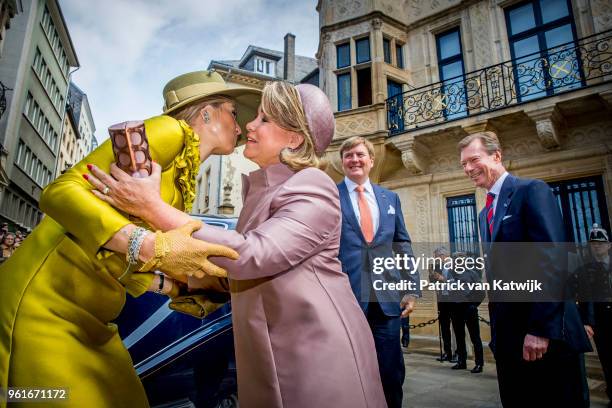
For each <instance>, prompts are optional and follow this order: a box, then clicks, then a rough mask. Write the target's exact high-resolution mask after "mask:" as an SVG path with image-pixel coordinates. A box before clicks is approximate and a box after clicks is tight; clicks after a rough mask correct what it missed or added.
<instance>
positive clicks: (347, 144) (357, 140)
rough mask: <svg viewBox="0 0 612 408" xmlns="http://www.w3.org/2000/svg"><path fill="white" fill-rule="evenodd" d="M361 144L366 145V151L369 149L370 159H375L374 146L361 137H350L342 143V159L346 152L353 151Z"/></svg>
mask: <svg viewBox="0 0 612 408" xmlns="http://www.w3.org/2000/svg"><path fill="white" fill-rule="evenodd" d="M360 144H362V145H364V146H365V147H366V149H368V153H369V155H370V158H372V159H374V145H373V144H372V142H370V141H369V140H368V139H366V138H364V137H361V136H353V137H349V138H348V139H346V140H345V141H344V142H342V144H341V145H340V158H342V155H344V152H345V151H347V150H351V149H352V148H353V147H355V146H358V145H360Z"/></svg>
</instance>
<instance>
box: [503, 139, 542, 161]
mask: <svg viewBox="0 0 612 408" xmlns="http://www.w3.org/2000/svg"><path fill="white" fill-rule="evenodd" d="M502 152H503V158H504V160H506V159H520V158H524V157H528V156H534V155H537V154H541V153H543V152H544V149H543V148H542V145H541V144H540V143H538V141H536V140H527V139H520V140H516V141H514V140H513V141H511V142H507V143H502Z"/></svg>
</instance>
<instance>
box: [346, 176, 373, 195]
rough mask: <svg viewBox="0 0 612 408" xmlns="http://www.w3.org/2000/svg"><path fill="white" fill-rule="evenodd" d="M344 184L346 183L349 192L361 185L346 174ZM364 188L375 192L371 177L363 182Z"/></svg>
mask: <svg viewBox="0 0 612 408" xmlns="http://www.w3.org/2000/svg"><path fill="white" fill-rule="evenodd" d="M344 184H346V188H347V189H348V191H349V193H352V192H353V191H355V189H356V188H357V186H358V185H359V184H357V183H355V182H354V181H353V180H351V179H350V178H348V177H346V176H345V177H344ZM363 189H364V190H365V191H367V192H369V193H372V194H374V187H372V183H371V182H370V179H369V178H368V179H367V180H366V182H365V183H363Z"/></svg>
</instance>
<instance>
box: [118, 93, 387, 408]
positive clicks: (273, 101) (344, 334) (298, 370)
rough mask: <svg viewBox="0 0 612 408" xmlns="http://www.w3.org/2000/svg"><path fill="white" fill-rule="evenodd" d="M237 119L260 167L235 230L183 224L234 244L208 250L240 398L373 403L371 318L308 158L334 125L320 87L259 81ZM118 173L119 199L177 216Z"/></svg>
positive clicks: (143, 213)
mask: <svg viewBox="0 0 612 408" xmlns="http://www.w3.org/2000/svg"><path fill="white" fill-rule="evenodd" d="M246 130H247V135H246V136H247V144H246V147H245V151H244V155H245V156H246V157H247V158H248V159H250V160H252V161H253V162H255V163H257V164H258V165H259V166H260V167H261V168H260V169H259V170H257V171H255V172H252V173H251V174H250V175H249V176H248V177H244V180H243V182H244V185H243V198H244V207H243V209H242V212H241V214H240V218H239V220H238V225H237V227H236V231H225V230H220V229H218V228H215V227H212V226H208V225H204V226H203V227H202V228H201V229H200V230H199V231H196V232H195V233H194V237H197V238H200V239H203V240H206V241H210V242H216V243H220V244H223V245H227V246H229V247H231V248H233V249H235V250H236V251H238V253H239V254H240V258H239V259H238V260H237V261H226V260H223V259H221V258H217V259H213V261H216V263H217V264H218V265H219V266H221V267H223V268H225V269H226V270H227V272H228V276H229V282H230V290H231V298H232V313H233V326H234V341H235V350H236V364H237V373H238V399H239V401H240V405H241V406H242V407H247V408H248V407H257V408H259V407H266V408H271V407H289V408H299V407H351V408H357V407H385V406H386V403H385V397H384V394H383V389H382V385H381V381H380V376H379V371H378V363H377V360H376V351H375V348H374V341H373V338H372V334H371V330H370V328H369V326H368V323H367V321H366V319H365V317H364V315H363V312H362V311H361V308H360V307H359V305H358V303H357V300H356V299H355V296H354V295H353V292H352V291H351V288H350V285H349V281H348V278H347V275H346V274H345V273H343V272H342V270H341V267H340V261H339V260H338V258H337V256H338V247H339V242H340V226H341V224H342V223H341V213H340V201H339V197H338V190H337V188H336V185H335V184H334V182H333V181H332V179H331V178H330V177H329V176H328V175H327V174H325V173H324V172H323V171H321V170H320V169H319V168H318V167H319V166H320V165H321V162H320V156H321V155H322V153H323V152H324V150H325V149H326V148H327V146H328V145H329V143H330V141H331V139H332V137H333V133H334V116H333V113H332V109H331V107H330V105H329V101H328V99H327V97H326V96H325V94H324V93H323V92H322V91H321V90H319V89H318V88H317V87H314V86H312V85H298V86H293V85H290V84H288V83H285V82H274V83H270V84H268V85H267V86H266V87H265V88H264V91H263V97H262V102H261V106H260V109H259V111H258V115H257V117H256V118H255V119H254V120H253V121H252V122H250V123H249V124H248V125H247V126H246ZM126 182H129V183H134V186H133V187H131V188H130V189H129V190H130V191H131V196H130V197H129V201H130V202H131V203H132V206H130V207H129V208H122V209H124V210H126V211H129V212H137V213H135V214H134V215H136V216H139V217H141V218H143V219H145V220H146V221H147V222H149V219H150V218H151V222H150V224H151V225H156V226H158V227H159V228H160V229H167V228H170V227H175V226H177V225H182V224H185V223H187V222H189V219H188V217H187V216H186V215H185V214H183V213H180V212H178V211H175V210H174V209H172V208H169V207H167V206H166V205H165V204H164V203H163V202H161V200H159V198H157V197H151V193H150V191H149V192H148V193H145V192H144V191H143V193H142V200H137V199H136V198H135V196H136V197H137V196H139V195H141V194H140V193H139V190H146V189H143V188H138V186H143V185H144V184H143V181H142V179H133V180H129V181H126ZM148 182H149V183H154V182H155V180H149V181H148ZM144 183H145V184H146V183H147V181H145V182H144ZM113 190H126V189H113ZM110 200H113V201H115V203H116V204H117V205H118V206H119V207H121V204H120V202H121V200H122V198H121V197H111V198H110ZM135 201H140V202H139V203H138V204H134V203H135ZM202 284H203V283H202V282H201V281H198V280H197V279H192V280H191V281H190V287H193V288H197V287H198V286H201V285H202ZM204 285H206V284H204Z"/></svg>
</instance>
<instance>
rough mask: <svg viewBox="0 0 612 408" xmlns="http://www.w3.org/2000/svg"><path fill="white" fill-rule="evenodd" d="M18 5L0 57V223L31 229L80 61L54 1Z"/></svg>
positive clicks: (49, 175)
mask: <svg viewBox="0 0 612 408" xmlns="http://www.w3.org/2000/svg"><path fill="white" fill-rule="evenodd" d="M19 4H20V6H21V7H22V8H23V9H22V10H20V11H19V14H17V15H16V16H15V17H14V18H13V19H12V20H11V30H10V32H9V34H10V35H8V36H7V37H6V40H5V42H4V49H3V55H2V58H1V59H0V81H1V82H2V83H3V84H4V85H5V86H7V87H9V88H10V89H11V91H10V92H8V96H7V98H6V112H5V113H4V115H2V117H1V118H0V144H2V146H3V147H4V149H6V151H7V158H6V161H5V167H4V171H5V172H6V174H7V177H8V180H9V184H8V186H7V187H6V189H5V190H4V192H2V193H1V194H0V219H1V220H2V221H8V222H10V223H14V224H17V225H19V226H20V227H23V228H31V227H33V226H35V225H36V224H37V223H38V221H39V220H40V217H41V216H42V213H41V212H40V210H39V209H38V200H39V197H40V193H41V192H42V189H43V188H44V187H45V186H46V185H47V184H48V183H49V182H50V181H51V180H52V179H53V178H54V176H55V168H56V164H57V156H58V152H59V144H60V141H61V135H62V127H63V120H64V114H65V109H66V100H67V95H68V87H69V84H70V73H71V67H77V66H79V62H78V59H77V56H76V54H75V50H74V46H73V44H72V41H71V39H70V34H69V32H68V29H67V27H66V22H65V21H64V17H63V15H62V11H61V9H60V6H59V3H58V2H57V1H56V0H27V1H20V2H19Z"/></svg>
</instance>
